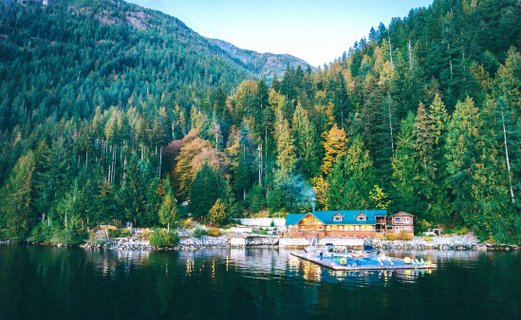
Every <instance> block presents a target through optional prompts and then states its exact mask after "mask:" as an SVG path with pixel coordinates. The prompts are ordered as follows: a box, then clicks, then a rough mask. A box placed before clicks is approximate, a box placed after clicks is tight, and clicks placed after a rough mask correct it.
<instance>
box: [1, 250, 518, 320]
mask: <svg viewBox="0 0 521 320" xmlns="http://www.w3.org/2000/svg"><path fill="white" fill-rule="evenodd" d="M290 253H291V251H290V250H277V249H208V250H199V251H191V252H190V251H186V252H152V253H148V252H130V251H129V252H125V251H120V252H118V251H89V250H80V249H77V250H76V249H53V248H34V247H23V246H20V247H0V261H1V263H0V310H2V315H1V316H0V318H2V317H3V318H2V319H46V318H51V317H52V318H56V319H72V318H75V319H78V318H80V319H172V318H175V319H181V318H190V319H208V318H212V319H231V318H235V319H246V318H252V319H254V318H257V319H284V318H290V319H293V318H303V319H304V318H306V319H308V318H313V319H318V318H320V319H333V318H339V315H341V318H346V317H347V316H346V315H349V318H354V319H357V318H358V319H363V318H390V317H389V315H392V316H393V317H392V318H400V319H411V318H412V315H415V316H417V315H418V314H421V315H422V317H426V318H430V317H429V315H431V313H428V312H427V313H426V312H425V310H434V311H435V312H436V313H432V315H433V317H435V318H446V319H449V318H458V319H468V318H472V317H471V315H473V314H476V313H477V314H480V315H482V316H483V317H484V318H490V319H492V318H504V319H514V318H519V319H521V314H520V310H521V304H520V301H519V299H513V297H519V296H521V278H519V277H517V276H516V275H517V274H519V270H521V253H481V252H454V251H450V252H449V251H430V252H429V251H421V252H414V251H396V252H388V255H389V256H400V257H404V256H410V257H415V258H424V259H430V260H433V261H436V262H437V263H438V266H439V268H438V270H433V271H429V270H425V271H413V270H395V271H390V270H388V271H363V272H348V271H332V270H330V269H327V268H322V267H319V266H317V265H314V264H312V263H310V262H306V261H303V260H300V259H298V258H296V257H293V256H292V255H291V254H290ZM368 301H369V302H371V301H377V302H378V303H377V304H374V305H373V304H371V307H370V308H368V307H367V306H368ZM404 301H407V303H406V304H404V303H403V302H404ZM476 301H479V302H480V303H476ZM202 306H204V307H202Z"/></svg>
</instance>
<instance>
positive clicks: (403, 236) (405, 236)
mask: <svg viewBox="0 0 521 320" xmlns="http://www.w3.org/2000/svg"><path fill="white" fill-rule="evenodd" d="M400 237H401V239H402V240H407V241H411V240H412V239H414V234H412V233H410V232H407V233H402V234H400Z"/></svg>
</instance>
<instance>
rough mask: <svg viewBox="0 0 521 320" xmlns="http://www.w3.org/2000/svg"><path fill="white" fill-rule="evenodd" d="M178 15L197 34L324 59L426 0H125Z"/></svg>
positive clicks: (317, 62)
mask: <svg viewBox="0 0 521 320" xmlns="http://www.w3.org/2000/svg"><path fill="white" fill-rule="evenodd" d="M128 1H129V2H133V3H136V4H139V5H142V6H144V7H147V8H151V9H156V10H160V11H162V12H164V13H167V14H169V15H172V16H174V17H176V18H178V19H180V20H181V21H183V22H184V23H185V24H186V25H187V26H188V27H190V28H191V29H193V30H194V31H196V32H198V33H199V34H201V35H203V36H205V37H209V38H216V39H221V40H224V41H227V42H230V43H232V44H234V45H235V46H237V47H239V48H243V49H250V50H255V51H258V52H271V53H288V54H291V55H294V56H296V57H299V58H301V59H304V60H306V61H307V62H308V63H310V64H311V65H313V66H319V65H323V64H324V63H329V62H331V61H333V60H334V59H335V58H338V57H340V56H341V55H342V52H344V51H347V50H348V49H349V48H350V47H351V46H352V45H353V44H354V43H355V41H357V40H360V39H361V38H362V37H367V36H368V34H369V30H370V29H371V27H374V28H375V29H376V28H377V27H378V25H379V24H380V22H383V23H384V24H385V25H388V24H389V22H390V21H391V19H392V18H393V17H404V16H407V15H408V13H409V11H410V10H411V9H412V8H418V7H426V6H429V5H430V4H431V3H432V0H262V1H250V0H128Z"/></svg>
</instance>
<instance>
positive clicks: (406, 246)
mask: <svg viewBox="0 0 521 320" xmlns="http://www.w3.org/2000/svg"><path fill="white" fill-rule="evenodd" d="M366 243H367V244H370V245H372V246H373V247H375V248H377V249H381V250H420V251H421V250H483V251H485V250H487V247H486V246H485V244H483V243H481V242H480V241H479V240H478V239H477V238H476V237H474V236H472V235H463V236H444V237H432V238H427V237H425V238H424V237H415V238H414V239H412V240H408V241H406V240H392V241H391V240H377V239H375V240H369V241H366Z"/></svg>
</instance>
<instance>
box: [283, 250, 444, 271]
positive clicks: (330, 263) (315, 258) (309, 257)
mask: <svg viewBox="0 0 521 320" xmlns="http://www.w3.org/2000/svg"><path fill="white" fill-rule="evenodd" d="M291 255H293V256H295V257H297V258H300V259H303V260H306V261H309V262H313V263H315V264H318V265H319V266H322V267H325V268H329V269H332V270H335V271H357V270H360V271H364V270H426V269H436V268H437V267H438V266H437V265H436V264H423V265H412V264H407V265H370V266H352V265H341V264H339V263H337V262H336V261H334V260H333V259H331V258H327V257H323V258H322V260H321V259H320V256H319V255H318V254H316V253H305V252H292V253H291ZM393 259H395V258H393Z"/></svg>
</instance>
